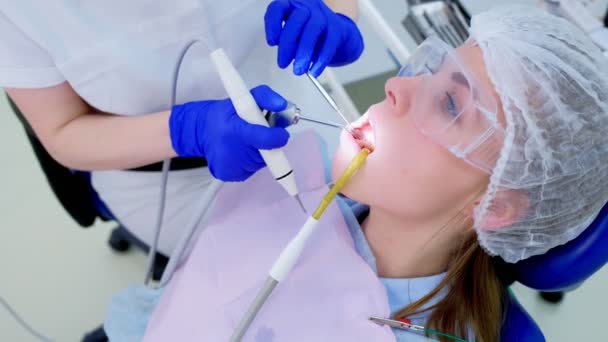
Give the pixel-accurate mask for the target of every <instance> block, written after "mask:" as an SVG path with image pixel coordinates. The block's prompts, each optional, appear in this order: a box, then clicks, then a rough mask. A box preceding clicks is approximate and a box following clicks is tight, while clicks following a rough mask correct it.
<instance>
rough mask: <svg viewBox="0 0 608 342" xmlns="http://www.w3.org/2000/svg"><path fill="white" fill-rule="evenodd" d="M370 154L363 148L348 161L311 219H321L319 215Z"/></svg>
mask: <svg viewBox="0 0 608 342" xmlns="http://www.w3.org/2000/svg"><path fill="white" fill-rule="evenodd" d="M370 153H371V152H370V150H369V149H367V148H364V149H362V150H361V151H360V152H359V153H357V155H356V156H355V157H354V158H353V160H351V161H350V164H348V166H347V167H346V170H344V172H342V175H341V176H340V178H338V180H337V181H336V183H335V184H334V186H332V187H331V189H329V192H327V194H325V196H323V198H322V199H321V203H319V206H318V207H317V210H315V212H314V213H313V214H312V217H313V218H314V219H315V220H317V221H318V220H319V219H321V215H323V213H324V212H325V209H327V207H328V206H329V204H330V203H331V201H332V200H333V199H334V197H336V195H337V194H338V192H340V190H342V188H343V187H344V186H345V185H346V183H347V182H348V181H349V180H350V179H351V178H352V176H353V175H354V174H355V173H356V172H357V170H359V169H360V168H361V166H362V165H363V163H365V160H366V159H367V156H369V154H370Z"/></svg>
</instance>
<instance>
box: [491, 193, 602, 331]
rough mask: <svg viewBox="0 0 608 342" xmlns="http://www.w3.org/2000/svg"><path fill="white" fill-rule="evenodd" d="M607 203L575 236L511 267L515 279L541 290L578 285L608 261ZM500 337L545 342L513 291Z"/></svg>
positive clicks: (564, 288) (559, 289)
mask: <svg viewBox="0 0 608 342" xmlns="http://www.w3.org/2000/svg"><path fill="white" fill-rule="evenodd" d="M606 246H608V204H607V205H605V206H604V208H603V209H602V210H601V211H600V213H599V214H598V216H597V217H596V218H595V220H594V221H593V223H592V224H591V225H590V226H589V227H588V228H587V229H586V230H585V231H584V232H583V233H581V235H579V236H578V237H577V238H576V239H574V240H572V241H570V242H568V243H566V244H564V245H562V246H558V247H555V248H553V249H551V250H550V251H548V252H547V253H545V254H543V255H538V256H535V257H531V258H529V259H526V260H523V261H520V262H519V263H517V264H515V265H513V267H511V268H510V271H511V272H512V276H513V279H514V280H515V281H518V282H520V283H522V284H523V285H526V286H528V287H530V288H532V289H535V290H539V291H567V290H569V289H573V288H575V287H578V286H579V285H580V284H581V283H583V282H584V281H585V280H586V279H587V278H589V277H591V276H592V275H593V274H594V273H595V272H597V271H598V270H599V269H600V268H602V266H604V265H605V264H606V263H607V262H608V248H606ZM501 341H504V342H507V341H524V342H528V341H529V342H542V341H545V338H544V336H543V334H542V331H541V330H540V328H539V327H538V325H536V323H535V322H534V320H533V319H532V318H531V317H530V315H528V313H527V312H526V311H525V310H524V308H523V307H522V306H521V305H520V304H519V303H518V302H517V299H515V297H514V296H513V295H511V296H510V302H509V303H508V305H507V309H506V313H505V321H504V324H503V327H502V334H501Z"/></svg>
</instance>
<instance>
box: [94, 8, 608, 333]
mask: <svg viewBox="0 0 608 342" xmlns="http://www.w3.org/2000/svg"><path fill="white" fill-rule="evenodd" d="M385 91H386V98H385V99H384V101H382V102H380V103H378V104H376V105H373V106H372V107H370V108H369V110H368V111H367V113H366V115H365V116H363V117H362V119H361V120H359V121H358V122H356V123H355V124H354V125H355V126H356V128H357V129H358V130H359V136H361V137H363V138H361V139H358V140H355V139H353V138H351V137H350V136H349V135H348V134H343V135H342V139H341V146H340V148H339V150H338V151H337V153H336V156H335V158H334V160H333V167H332V175H333V178H334V180H335V179H336V178H337V177H338V176H339V175H340V173H341V172H342V171H343V170H344V169H345V167H346V165H347V164H348V163H349V162H350V160H351V159H352V158H353V157H354V155H355V154H356V153H357V152H359V151H360V149H361V148H362V146H367V147H370V148H373V152H372V154H371V155H370V156H369V157H368V159H367V161H366V163H365V164H364V166H363V167H362V168H361V169H360V170H359V172H358V173H357V174H356V175H355V177H353V178H352V179H351V181H350V182H349V183H348V184H347V186H346V187H345V188H344V189H343V194H344V196H346V197H348V199H344V200H340V206H341V210H342V211H339V210H338V209H337V207H335V208H334V210H333V211H332V210H329V211H328V213H327V214H326V215H327V216H324V217H323V218H322V219H321V223H322V227H321V229H319V230H318V231H317V232H316V233H315V234H316V236H315V237H313V239H312V241H311V242H310V243H309V245H308V246H307V250H306V251H305V253H304V254H303V256H302V258H301V259H300V261H299V263H298V264H297V265H296V267H295V268H294V269H293V271H292V273H291V274H290V275H289V276H288V277H287V278H286V279H285V280H284V281H283V283H281V284H279V286H278V287H277V288H276V290H275V292H274V293H273V294H272V296H271V297H270V299H269V301H268V302H267V303H266V305H265V306H264V307H263V308H262V310H261V311H260V313H259V315H258V317H257V318H256V320H255V321H254V323H253V324H252V326H251V328H250V330H249V332H248V333H247V334H246V335H245V338H244V341H256V342H266V341H268V342H270V341H276V342H279V341H281V342H282V341H289V342H291V341H416V340H424V339H427V338H432V339H439V340H442V341H450V340H454V339H453V338H451V337H447V335H451V336H455V337H457V338H460V340H462V339H466V340H469V341H473V340H475V341H486V342H493V341H499V340H500V333H501V326H502V324H503V321H504V319H505V317H504V310H505V307H506V303H507V300H508V293H507V291H506V287H505V286H506V285H505V284H504V283H503V282H502V281H501V269H502V267H501V265H502V264H503V263H504V262H507V263H514V262H517V261H520V260H522V259H526V258H528V257H530V256H534V255H539V254H543V253H545V252H546V251H547V250H549V249H550V248H553V247H555V246H558V245H561V244H564V243H566V242H568V241H570V240H572V239H574V238H575V237H577V236H578V235H579V234H580V233H581V232H582V231H583V230H584V229H585V228H586V227H587V226H588V225H589V223H590V222H591V221H592V220H593V219H594V217H595V216H596V215H597V213H598V212H599V210H600V209H601V207H602V206H603V205H604V204H605V203H606V201H607V200H608V189H607V186H606V184H608V169H607V168H608V102H607V101H608V65H607V63H606V61H605V60H604V57H603V56H602V55H601V53H600V51H599V49H598V48H596V47H595V46H594V45H593V44H592V43H591V42H590V41H589V39H587V37H586V36H585V35H584V34H583V33H582V32H581V31H579V30H578V29H577V28H575V27H573V26H572V25H570V24H569V23H568V22H566V21H564V20H562V19H559V18H557V17H552V16H550V15H548V14H544V13H543V12H540V11H537V10H534V9H530V8H524V7H504V8H500V9H494V10H491V11H489V12H486V13H483V14H481V15H478V16H476V17H474V18H473V21H472V27H471V38H470V39H469V40H468V41H467V43H465V44H464V45H463V46H461V47H459V48H457V49H452V48H450V47H449V46H448V45H446V44H445V43H443V42H441V41H440V40H438V39H436V38H431V39H429V40H427V41H426V42H424V43H423V44H422V45H421V46H420V47H419V48H418V50H416V51H415V52H414V53H413V55H412V57H411V60H410V61H409V63H408V64H407V65H406V66H405V67H404V68H403V69H402V70H401V72H400V73H399V75H398V76H397V77H394V78H391V79H390V80H388V81H387V82H386V85H385ZM306 146H308V147H309V150H310V149H312V147H310V146H311V145H310V144H308V143H307V144H306ZM296 149H297V148H296ZM295 152H297V151H294V150H293V149H292V151H291V156H293V154H294V153H295ZM300 152H301V151H300ZM300 155H302V159H306V158H309V159H310V160H307V167H309V169H308V171H307V172H310V173H311V174H312V173H314V172H315V171H314V170H312V171H311V170H310V169H311V168H313V167H315V166H314V165H318V164H319V163H317V164H315V161H314V160H313V159H314V158H312V157H306V156H304V154H302V153H300ZM295 160H296V163H297V158H296V159H295ZM302 163H303V162H302ZM311 165H312V166H311ZM302 170H304V168H302V167H300V168H298V167H296V172H298V171H300V172H302ZM263 176H264V175H263V174H260V175H259V177H258V181H259V182H263V181H262V180H261V178H264V177H263ZM267 178H268V179H270V177H269V175H268V177H267ZM305 178H306V177H305ZM309 178H310V177H309ZM312 178H314V177H312ZM251 182H252V183H251V184H250V188H248V189H249V191H250V192H253V193H255V194H256V195H255V196H253V195H252V197H251V198H252V199H254V200H253V202H252V203H254V204H252V205H251V207H249V208H248V209H247V210H246V212H242V213H239V211H238V209H234V210H235V211H234V212H232V213H233V214H231V215H232V216H230V217H225V218H222V219H219V220H216V221H215V223H213V224H212V226H215V228H216V229H215V230H213V229H212V228H210V229H211V230H210V231H209V234H210V235H207V236H206V235H205V234H207V232H204V233H202V234H201V238H200V240H199V243H198V244H197V245H196V246H195V247H194V249H193V251H192V253H191V254H190V257H189V259H188V261H187V262H185V263H184V266H183V267H182V270H180V271H178V272H177V273H176V275H175V276H174V277H173V279H172V281H171V282H170V283H169V285H168V287H167V289H165V292H164V294H163V296H162V298H161V299H160V302H159V304H158V305H157V306H156V309H155V311H154V313H153V315H152V319H151V320H150V321H149V322H146V323H147V330H146V335H145V339H146V340H151V341H152V340H153V341H162V340H169V339H171V340H180V341H183V340H193V341H194V340H196V341H223V340H227V336H230V333H231V332H232V331H233V330H234V328H235V327H236V324H237V323H238V321H239V320H240V318H241V317H242V316H243V315H244V312H245V310H246V309H247V307H248V305H249V304H250V303H251V301H252V299H253V297H254V295H255V294H256V292H257V291H258V290H259V288H261V282H262V281H263V279H264V277H265V274H267V273H264V272H267V270H268V269H269V268H270V266H271V265H272V261H273V260H274V259H275V258H276V257H277V252H278V251H280V250H281V248H282V247H283V246H284V245H285V243H286V242H287V241H288V240H289V239H290V237H292V236H293V234H294V232H295V231H296V230H297V228H298V227H299V226H300V225H301V223H302V222H303V221H304V220H305V218H306V215H305V214H303V213H298V210H299V209H298V207H297V205H296V204H294V203H293V200H292V199H290V198H285V196H282V197H280V196H279V197H280V198H279V197H276V196H274V195H271V194H270V195H264V194H263V191H259V189H255V186H256V185H255V184H254V183H255V182H256V180H255V179H254V180H252V181H251ZM269 184H274V183H272V182H271V183H269ZM265 186H267V187H268V186H269V185H265ZM235 187H236V186H235ZM277 187H278V186H277ZM235 189H236V188H235ZM301 189H303V198H304V201H305V202H306V204H307V207H308V206H309V211H310V210H313V209H314V203H315V202H316V201H317V200H318V199H319V198H320V196H321V195H322V194H323V193H324V192H325V191H326V189H325V188H318V187H315V181H314V179H313V180H312V181H310V179H309V180H308V183H307V180H306V179H305V180H303V181H302V180H301ZM230 191H232V190H229V192H230ZM234 191H236V192H238V191H237V190H234ZM256 191H258V192H256ZM236 192H235V193H236ZM269 193H272V190H269ZM280 193H281V192H280V191H279V192H277V194H280ZM230 196H231V195H230V194H227V195H226V196H225V198H224V202H226V204H225V208H229V207H231V206H230V204H231V203H232V204H233V205H232V206H233V207H238V205H234V204H238V203H235V202H234V201H238V200H236V199H235V198H237V197H238V196H236V197H235V196H234V194H233V198H231V197H230ZM239 196H241V197H242V196H247V195H245V193H242V194H240V195H239ZM277 196H278V195H277ZM347 202H348V204H349V205H346V203H347ZM330 209H331V208H330ZM289 226H294V227H293V229H287V228H285V227H289ZM201 241H203V242H201ZM201 260H207V261H205V262H203V261H201ZM372 316H379V317H380V318H389V319H393V320H402V321H405V322H411V323H413V324H417V325H421V326H424V327H426V328H428V329H433V331H434V332H433V331H430V330H429V331H427V333H426V336H425V334H424V333H415V332H411V331H409V330H404V329H398V328H393V329H391V328H389V327H388V326H386V325H381V324H378V323H376V322H374V321H372V320H370V317H372ZM143 326H145V325H143ZM106 328H108V326H106ZM109 330H111V329H109ZM435 332H441V333H442V334H436V333H435ZM109 333H111V331H109ZM446 334H447V335H446ZM117 340H120V339H117Z"/></svg>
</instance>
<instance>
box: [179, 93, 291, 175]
mask: <svg viewBox="0 0 608 342" xmlns="http://www.w3.org/2000/svg"><path fill="white" fill-rule="evenodd" d="M251 94H252V95H253V97H254V98H255V101H256V102H257V104H258V106H260V107H261V108H263V109H268V110H271V111H281V110H283V109H285V107H286V106H287V101H286V100H285V99H284V98H283V97H281V95H279V94H277V93H275V92H274V91H273V90H272V89H270V87H268V86H264V85H262V86H259V87H256V88H253V89H252V90H251ZM169 129H170V134H171V144H172V146H173V149H174V150H175V152H176V153H177V155H179V156H180V157H205V158H206V159H207V163H208V165H209V170H210V171H211V174H212V175H213V176H214V177H215V178H217V179H220V180H223V181H244V180H246V179H247V178H249V177H250V176H251V175H252V174H254V173H255V172H256V171H258V170H259V169H261V168H263V167H264V166H265V165H266V164H265V163H264V159H262V156H261V155H260V152H259V151H258V149H264V150H270V149H275V148H279V147H282V146H284V145H285V144H287V140H288V139H289V133H287V131H286V130H285V129H284V128H280V127H271V128H268V127H264V126H260V125H252V124H249V123H247V122H246V121H245V120H243V119H241V118H240V117H239V116H238V114H237V113H236V111H235V109H234V106H233V105H232V101H230V99H224V100H208V101H197V102H188V103H184V104H181V105H176V106H174V107H173V108H172V110H171V116H170V117H169Z"/></svg>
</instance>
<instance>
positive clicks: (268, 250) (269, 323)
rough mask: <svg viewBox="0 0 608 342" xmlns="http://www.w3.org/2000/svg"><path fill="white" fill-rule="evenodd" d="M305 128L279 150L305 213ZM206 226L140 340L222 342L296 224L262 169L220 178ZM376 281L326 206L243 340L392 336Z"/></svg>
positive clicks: (318, 183) (316, 173)
mask: <svg viewBox="0 0 608 342" xmlns="http://www.w3.org/2000/svg"><path fill="white" fill-rule="evenodd" d="M317 139H318V138H317V137H316V135H315V134H313V133H305V134H303V135H300V136H298V137H297V138H295V139H292V142H290V144H289V145H288V147H287V148H286V152H287V156H288V158H289V160H290V162H291V165H292V167H293V168H294V172H295V173H296V177H297V182H298V186H299V189H300V192H301V198H302V200H303V202H304V203H305V205H306V207H307V210H308V211H309V212H312V211H313V210H314V209H315V208H316V206H317V204H318V202H319V200H320V199H321V197H322V196H323V195H324V194H325V193H326V192H327V190H328V188H327V186H326V185H325V182H324V173H323V165H322V159H321V154H320V146H319V142H318V141H317ZM211 210H212V212H211V216H210V219H209V220H208V223H207V227H206V229H205V231H204V232H203V233H201V235H200V236H199V238H198V241H197V242H196V244H195V246H194V247H193V249H192V252H191V254H190V256H189V257H188V259H187V260H186V261H185V262H184V264H183V265H182V266H181V268H180V269H178V270H177V271H176V273H175V274H174V275H173V278H172V280H171V282H170V283H169V284H168V285H167V287H166V289H165V291H164V293H163V296H162V298H161V299H160V301H159V303H158V305H157V307H156V309H155V311H154V313H153V314H152V317H151V319H150V321H149V323H148V325H147V329H146V334H145V337H144V341H163V342H165V341H211V342H224V341H228V340H229V338H230V336H231V334H232V333H233V331H234V329H235V327H236V325H237V324H238V322H239V320H240V319H241V317H242V315H243V314H244V313H245V311H246V310H247V308H248V306H249V304H250V303H251V302H252V301H253V298H254V296H255V295H256V294H257V292H258V290H259V289H260V288H261V287H262V284H263V282H264V280H265V279H266V277H267V276H268V271H269V270H270V268H271V266H272V264H273V262H274V261H275V259H276V258H277V257H278V255H279V254H280V252H281V251H282V249H283V247H284V246H285V245H286V244H287V243H288V242H289V241H290V239H291V238H292V237H293V236H295V234H296V232H297V231H298V230H299V229H300V227H301V226H302V224H303V223H304V222H305V220H306V218H307V215H306V214H304V213H303V212H302V211H301V209H300V207H299V206H298V204H297V202H296V201H295V200H294V199H293V198H291V197H289V195H288V194H287V193H285V191H284V190H283V189H282V188H281V187H280V186H279V185H278V184H277V183H276V182H275V181H274V179H273V177H272V176H271V175H270V173H269V172H268V171H267V170H266V169H264V170H262V171H260V172H258V173H257V174H256V175H254V176H253V177H251V178H250V179H249V180H248V181H246V182H244V183H238V184H226V185H224V187H223V188H222V189H221V190H220V192H219V193H218V195H217V197H216V199H215V202H214V204H213V208H212V209H211ZM372 315H374V316H381V317H388V315H389V307H388V298H387V295H386V290H385V288H384V286H383V285H382V284H381V283H380V281H379V280H378V278H377V276H376V274H375V273H374V272H373V270H372V269H370V267H369V266H368V265H367V263H366V262H365V261H364V260H363V259H362V258H361V257H360V256H359V255H358V254H357V252H356V250H355V248H354V244H353V240H352V237H351V235H350V233H349V231H348V228H347V226H346V223H345V222H344V219H343V217H342V214H341V212H340V209H339V208H338V205H337V204H336V203H332V205H331V206H330V207H329V208H328V209H327V211H326V212H325V214H324V215H323V217H322V218H321V220H320V226H319V227H318V229H317V231H316V232H315V235H314V236H313V237H312V239H311V240H310V241H309V243H308V245H307V246H306V248H305V250H304V253H303V255H302V257H301V258H300V260H299V261H298V263H297V264H296V266H295V267H294V269H293V270H292V272H291V273H290V274H289V276H288V277H287V279H285V281H283V282H282V283H280V284H279V285H278V286H277V288H276V289H275V291H274V292H273V294H272V295H271V296H270V298H269V299H268V301H267V302H266V304H265V306H264V307H263V308H262V310H261V311H260V313H259V314H258V316H257V318H256V319H255V320H254V322H253V324H252V325H251V327H250V328H249V330H248V332H247V334H246V335H245V337H244V338H243V341H244V342H284V341H285V342H297V341H306V342H311V341H315V342H317V341H318V342H320V341H348V342H352V341H374V342H394V341H395V336H394V335H393V333H392V332H391V330H390V328H389V327H386V326H385V327H381V326H378V325H376V324H375V323H373V322H371V321H369V319H368V318H369V317H370V316H372Z"/></svg>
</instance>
